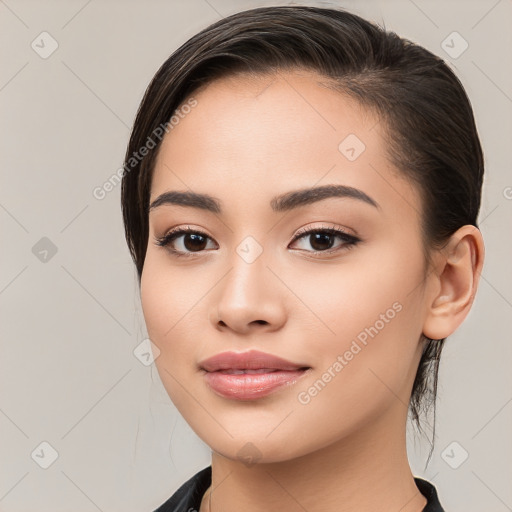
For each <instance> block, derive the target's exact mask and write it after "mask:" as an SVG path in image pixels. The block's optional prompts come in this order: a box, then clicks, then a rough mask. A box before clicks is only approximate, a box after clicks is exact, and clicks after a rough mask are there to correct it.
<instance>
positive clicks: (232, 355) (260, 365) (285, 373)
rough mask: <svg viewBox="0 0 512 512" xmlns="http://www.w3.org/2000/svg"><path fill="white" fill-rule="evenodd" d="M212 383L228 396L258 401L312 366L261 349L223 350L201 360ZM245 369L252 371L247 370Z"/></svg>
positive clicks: (214, 389) (216, 391)
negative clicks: (244, 350)
mask: <svg viewBox="0 0 512 512" xmlns="http://www.w3.org/2000/svg"><path fill="white" fill-rule="evenodd" d="M199 367H200V368H201V369H202V370H204V371H205V373H204V378H205V380H206V383H207V384H208V386H209V387H210V388H211V389H212V391H214V392H215V393H217V394H218V395H220V396H222V397H224V398H230V399H234V400H257V399H259V398H263V397H265V396H268V395H269V394H271V393H273V392H275V391H277V390H278V389H279V388H281V387H282V386H290V385H292V384H294V383H295V382H296V381H297V380H298V379H299V378H301V377H302V376H303V375H305V374H306V372H308V370H310V369H311V368H310V367H309V366H307V365H304V364H297V363H293V362H291V361H287V360H286V359H283V358H281V357H278V356H275V355H273V354H268V353H265V352H260V351H258V350H249V351H247V352H222V353H220V354H217V355H215V356H213V357H210V358H208V359H205V360H204V361H202V362H200V363H199ZM244 370H246V371H248V372H249V373H244Z"/></svg>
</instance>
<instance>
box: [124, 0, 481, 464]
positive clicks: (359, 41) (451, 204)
mask: <svg viewBox="0 0 512 512" xmlns="http://www.w3.org/2000/svg"><path fill="white" fill-rule="evenodd" d="M286 69H304V70H310V71H314V72H316V73H317V74H319V75H321V76H323V77H325V79H326V81H327V82H328V83H329V84H330V85H332V87H334V88H336V89H337V90H339V91H340V92H341V93H343V94H346V95H349V96H351V97H352V98H355V99H357V101H358V102H359V103H360V104H361V105H363V106H365V107H366V108H369V109H371V110H372V111H374V112H375V113H377V115H378V117H379V120H380V122H382V123H383V126H385V127H386V130H385V133H386V134H387V137H386V139H387V140H386V142H387V148H388V152H389V158H390V161H391V162H392V163H393V164H394V165H395V167H396V168H397V169H398V170H399V172H401V173H402V175H403V176H405V177H406V178H408V179H410V180H411V181H412V182H414V183H415V184H416V185H417V188H418V190H419V192H420V194H421V198H422V204H421V206H420V207H419V208H421V219H422V235H423V240H424V252H425V255H426V259H427V260H428V255H429V252H430V250H431V249H435V248H437V249H439V248H442V247H443V245H444V244H445V243H446V242H447V240H448V238H449V237H450V235H452V234H453V233H454V232H455V231H456V230H457V229H458V228H460V227H461V226H464V225H466V224H471V225H473V226H477V215H478V211H479V208H480V196H481V188H482V180H483V170H484V165H483V156H482V149H481V146H480V141H479V138H478V134H477V129H476V126H475V121H474V118H473V112H472V108H471V104H470V101H469V99H468V97H467V95H466V93H465V91H464V88H463V86H462V84H461V82H460V81H459V79H458V78H457V77H456V76H455V74H454V73H453V72H452V71H451V70H450V68H449V67H448V66H447V65H446V64H445V63H444V61H443V60H442V59H440V58H439V57H437V56H436V55H434V54H432V53H430V52H429V51H427V50H426V49H424V48H423V47H421V46H419V45H416V44H414V43H412V42H410V41H408V40H406V39H403V38H400V37H399V36H398V35H397V34H395V33H393V32H389V31H386V30H384V29H383V28H381V27H379V26H377V25H375V24H373V23H371V22H369V21H367V20H365V19H363V18H361V17H359V16H357V15H354V14H351V13H348V12H346V11H344V10H341V9H332V8H320V7H309V6H276V7H261V8H256V9H250V10H246V11H242V12H239V13H236V14H234V15H232V16H228V17H226V18H223V19H222V20H220V21H218V22H216V23H214V24H212V25H210V26H209V27H207V28H205V29H204V30H202V31H201V32H199V33H198V34H196V35H195V36H194V37H192V38H191V39H189V40H188V41H186V42H185V43H184V44H183V45H182V46H181V47H180V48H178V49H177V50H176V51H175V52H174V53H173V54H172V55H171V56H170V57H169V58H168V59H167V60H166V61H165V62H164V63H163V65H162V66H161V67H160V69H159V70H158V71H157V73H156V75H155V76H154V78H153V79H152V81H151V83H150V84H149V86H148V88H147V90H146V92H145V95H144V98H143V100H142V102H141V104H140V107H139V110H138V112H137V116H136V119H135V123H134V126H133V130H132V134H131V137H130V141H129V144H128V148H127V151H126V156H125V164H124V174H123V179H122V190H121V206H122V212H123V220H124V225H125V234H126V240H127V243H128V247H129V250H130V253H131V256H132V258H133V260H134V262H135V265H136V269H137V273H138V278H139V284H140V278H141V274H142V269H143V265H144V258H145V255H146V248H147V243H148V233H149V227H148V208H149V197H150V188H151V179H152V172H153V167H154V163H155V159H156V155H157V153H158V148H159V147H160V146H159V143H160V141H161V137H160V136H157V137H156V138H157V139H158V142H156V141H154V140H153V139H154V138H155V134H161V132H162V130H161V127H162V126H165V125H166V123H168V122H169V120H170V119H171V118H172V116H173V115H175V114H176V111H177V109H178V107H180V105H181V104H182V103H183V102H184V101H185V100H186V99H187V98H189V97H190V96H191V94H192V93H193V92H194V91H196V90H197V89H198V87H200V86H201V85H206V84H208V83H211V82H212V81H213V80H214V79H216V78H219V77H223V76H227V75H232V74H236V73H242V72H244V73H253V74H255V75H258V74H267V73H273V72H277V71H279V70H286ZM159 127H160V128H159ZM150 139H151V140H152V141H153V143H152V144H151V146H150V145H149V144H148V141H149V140H150ZM143 147H146V148H148V147H151V149H150V150H149V151H147V150H146V155H145V156H144V158H140V157H139V156H138V157H137V158H134V155H135V154H136V155H138V154H139V150H140V149H141V148H143ZM426 340H427V343H426V345H425V349H424V352H423V354H422V357H421V361H420V363H419V367H418V371H417V374H416V378H415V380H414V384H413V389H412V394H411V400H410V404H409V412H410V414H411V416H412V418H413V420H414V421H415V422H416V424H417V426H418V428H419V429H420V430H421V425H420V421H419V416H420V414H421V413H422V412H425V413H426V412H428V410H429V409H430V406H431V405H432V403H433V404H434V430H433V440H434V438H435V402H436V395H437V378H438V371H439V362H440V355H441V350H442V348H443V343H444V339H441V340H430V339H428V338H426ZM430 380H432V382H430ZM431 446H432V449H431V452H430V454H429V459H430V456H431V454H432V450H433V448H434V444H433V442H432V445H431ZM427 464H428V461H427Z"/></svg>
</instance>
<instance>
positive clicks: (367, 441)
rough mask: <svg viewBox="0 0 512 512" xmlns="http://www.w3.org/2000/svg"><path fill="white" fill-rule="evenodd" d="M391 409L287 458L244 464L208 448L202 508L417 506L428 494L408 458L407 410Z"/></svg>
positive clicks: (362, 511) (371, 510)
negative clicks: (208, 468) (339, 436)
mask: <svg viewBox="0 0 512 512" xmlns="http://www.w3.org/2000/svg"><path fill="white" fill-rule="evenodd" d="M397 407H403V404H401V403H400V402H399V401H397ZM388 412H389V414H386V415H384V416H381V417H379V418H377V419H376V420H375V421H374V422H373V423H372V424H366V425H365V427H364V428H363V429H358V430H357V431H354V432H352V433H351V434H349V435H347V436H345V437H344V438H343V439H341V440H338V441H337V442H335V443H333V444H330V445H328V446H326V447H324V448H321V449H319V450H316V451H315V452H312V453H308V454H306V455H303V456H300V457H297V458H293V459H291V460H286V461H282V462H272V463H265V462H263V463H260V462H258V463H256V464H254V465H250V466H249V465H246V464H245V463H244V462H242V461H240V460H233V459H229V458H226V457H224V456H223V455H221V454H219V453H217V452H212V485H211V486H210V488H209V489H208V491H207V492H206V493H205V495H204V497H203V501H202V504H201V509H200V512H220V511H222V512H235V511H236V512H238V511H240V510H244V511H245V512H260V511H261V510H268V511H274V510H276V511H277V510H287V511H289V512H296V511H297V512H304V511H305V510H307V511H308V512H356V511H357V512H375V511H380V510H397V511H398V510H399V511H400V512H421V511H422V510H423V508H424V507H425V505H426V503H427V500H426V499H425V497H424V496H423V495H422V494H421V493H420V491H419V490H418V488H417V487H416V484H415V482H414V476H413V474H412V472H411V469H410V466H409V461H408V459H407V451H406V432H405V427H406V424H405V418H404V414H403V411H402V414H399V415H397V411H388ZM397 417H400V418H401V420H402V419H403V421H401V424H400V425H397V421H396V420H397ZM400 427H401V428H400ZM210 504H211V506H210Z"/></svg>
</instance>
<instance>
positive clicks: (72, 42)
mask: <svg viewBox="0 0 512 512" xmlns="http://www.w3.org/2000/svg"><path fill="white" fill-rule="evenodd" d="M276 4H277V3H276V2H270V1H267V2H261V1H254V0H243V1H238V2H236V1H234V0H209V1H208V2H207V1H206V0H189V1H166V2H164V1H151V2H143V1H120V0H119V1H100V0H89V1H85V0H77V1H75V0H73V1H60V2H59V1H55V0H53V1H45V2H38V1H35V0H34V1H28V0H17V1H16V0H0V39H1V40H0V48H1V49H2V50H1V51H2V57H1V71H0V73H1V75H0V105H1V119H2V123H1V126H2V132H1V137H0V148H1V155H2V180H3V181H2V188H1V192H0V207H1V208H0V222H1V227H2V231H1V233H2V241H1V244H0V247H1V256H2V265H1V275H0V302H1V311H2V320H1V322H0V326H1V340H2V344H1V357H0V376H1V377H0V379H1V380H0V429H1V436H0V510H1V511H5V512H27V511H35V510H37V511H39V512H46V511H48V512H50V511H51V512H60V511H63V512H64V511H66V512H69V510H73V511H75V512H93V511H97V510H100V511H105V512H106V511H121V510H122V511H125V512H132V511H133V512H135V511H152V510H153V509H154V508H156V506H157V505H159V504H160V503H162V502H163V501H165V500H166V499H167V498H168V497H169V496H170V495H171V494H172V492H174V490H176V489H177V487H178V486H179V485H180V484H181V483H183V482H184V481H185V480H186V479H188V478H189V477H190V476H192V475H193V474H194V473H195V472H196V471H198V470H200V469H201V468H203V467H205V466H206V465H208V464H209V463H210V452H209V449H208V447H207V446H206V445H205V444H204V443H202V442H201V441H200V440H199V439H198V438H197V437H196V436H195V434H194V433H193V432H192V431H191V429H190V428H189V427H188V425H187V424H186V423H185V421H184V420H183V419H182V418H181V416H180V415H179V414H178V413H177V412H176V410H175V409H174V407H173V405H172V403H171V402H170V399H169V398H168V396H167V394H166V392H165V389H164V388H163V386H162V384H161V382H160V380H159V377H158V373H157V371H156V368H155V367H154V365H150V366H145V365H144V364H142V363H141V362H140V361H139V359H137V358H136V357H135V355H134V353H133V351H134V349H136V347H137V346H138V345H139V344H140V343H141V341H142V340H143V339H144V338H146V331H145V328H144V323H143V318H142V315H141V312H140V305H139V299H138V295H137V286H136V278H135V269H134V266H133V264H132V261H131V259H130V257H129V254H128V250H127V248H126V245H125V241H124V232H123V226H122V222H121V211H120V187H119V186H117V187H115V188H114V190H112V191H111V192H110V193H109V194H107V196H106V197H105V199H103V200H97V199H95V198H94V196H93V190H94V188H95V187H97V186H101V185H102V184H103V183H104V182H105V181H106V180H108V179H109V177H110V176H111V175H112V174H114V173H115V172H116V170H117V169H118V168H119V167H120V166H121V164H122V161H123V157H124V151H125V147H126V144H127V142H128V137H129V130H130V127H131V124H132V122H133V119H134V116H135V112H136V109H137V107H138V105H139V102H140V100H141V98H142V94H143V92H144V90H145V88H146V86H147V84H148V83H149V80H150V79H151V78H152V76H153V74H154V73H155V71H156V70H157V68H158V67H159V66H160V65H161V64H162V63H163V61H164V60H165V59H166V58H167V57H168V56H169V55H170V53H171V52H172V51H173V50H174V49H175V48H177V47H178V46H179V45H180V44H182V43H183V42H185V41H186V40H187V39H188V38H189V37H191V36H192V35H193V34H195V33H196V32H197V31H199V30H200V29H202V28H204V27H205V26H207V25H208V24H209V23H212V22H214V21H216V20H218V19H220V17H223V16H226V15H229V14H232V13H234V12H236V11H238V10H243V9H247V8H251V7H257V6H261V5H276ZM309 4H311V5H326V6H328V5H332V3H330V2H321V3H320V2H317V3H316V4H315V3H314V2H309ZM336 5H339V6H344V7H346V8H348V9H349V10H352V11H353V12H355V13H358V14H361V15H363V16H364V17H367V18H369V19H371V20H374V21H377V22H379V23H384V24H385V26H386V28H388V29H392V30H394V31H396V32H397V33H399V34H400V35H402V36H405V37H408V38H410V39H412V40H414V41H416V42H418V43H420V44H422V45H423V46H425V47H426V48H428V49H430V50H431V51H433V52H434V53H437V54H438V55H441V56H442V57H443V58H445V59H446V60H447V62H448V63H449V64H450V65H451V66H452V67H453V68H454V69H455V71H456V73H457V74H458V76H459V77H460V79H461V81H462V83H463V84H464V86H465V87H466V90H467V92H468V95H469V97H470V98H471V101H472V103H473V105H474V111H475V115H476V119H477V125H478V128H479V133H480V136H481V141H482V144H483V147H484V152H485V161H486V178H485V185H484V193H483V201H482V210H481V214H480V227H481V230H482V232H483V236H484V240H485V244H486V261H485V266H484V270H483V273H482V278H481V283H480V289H479V291H478V294H477V298H476V301H475V304H474V307H473V310H472V311H471V313H470V314H469V317H468V319H467V320H466V321H465V323H464V324H463V325H462V326H461V327H460V328H459V330H458V331H457V332H456V333H455V334H454V335H453V336H451V337H450V338H449V339H448V341H447V345H446V347H445V349H444V353H443V356H442V363H441V372H440V382H439V398H438V416H437V418H438V421H437V428H436V449H435V452H434V455H433V459H432V461H431V462H430V465H429V466H428V469H427V470H426V471H424V470H423V468H424V463H425V460H426V456H427V453H428V448H429V446H428V444H427V443H426V442H425V441H424V440H422V441H421V442H420V441H419V439H417V440H415V439H414V438H413V437H412V436H411V437H410V438H409V440H408V448H409V456H410V461H411V466H412V468H413V472H414V474H415V475H417V476H423V477H424V478H427V479H429V480H430V481H432V482H433V483H434V484H435V485H436V487H437V489H438V491H439V494H440V497H441V500H442V503H443V505H444V506H445V507H446V510H447V511H450V512H463V511H464V512H482V511H483V510H485V511H486V512H505V511H509V510H512V490H511V489H512V486H511V485H510V484H511V482H512V441H511V437H512V429H511V426H512V375H511V371H510V368H511V361H512V357H511V356H512V344H511V335H510V332H511V327H512V325H511V320H510V319H511V318H512V315H511V313H512V287H511V282H512V273H511V266H510V262H511V261H512V258H511V256H512V242H511V236H510V234H511V230H510V227H511V217H512V188H511V187H512V174H511V171H510V169H511V156H510V144H511V140H512V139H511V133H512V116H511V112H512V67H511V65H510V64H511V49H512V31H511V30H510V27H511V22H512V2H511V1H510V0H500V1H497V0H481V1H462V0H461V1H458V2H456V1H451V2H445V1H435V2H434V1H426V0H414V1H413V0H402V1H393V2H391V1H388V2H383V1H381V2H378V1H364V2H362V1H360V2H356V1H340V2H338V3H336ZM43 31H46V32H48V33H49V34H50V35H51V37H52V38H53V39H55V40H56V41H57V43H58V48H57V50H56V51H55V52H54V53H53V54H51V55H50V56H49V57H47V58H42V56H41V53H42V52H44V51H48V50H49V49H51V40H50V39H49V38H48V36H40V34H41V32H43ZM453 31H457V32H459V33H460V34H461V36H462V37H463V38H464V39H465V40H466V41H467V42H468V43H469V47H468V48H467V50H466V51H465V52H464V53H462V54H461V55H460V56H458V57H456V58H453V57H451V56H450V55H448V54H447V53H446V52H445V51H444V49H443V48H442V47H441V43H442V41H443V40H445V39H446V38H447V36H448V35H449V34H451V33H452V32H453ZM41 38H45V39H44V41H43V42H41ZM33 41H34V46H35V45H39V46H35V48H37V51H35V49H33V48H32V47H31V44H32V42H33ZM459 44H460V41H458V42H457V41H455V43H453V45H454V46H455V49H456V50H457V49H460V48H461V47H460V46H457V45H459ZM43 46H44V48H43ZM38 52H39V53H38ZM43 237H47V238H48V239H49V240H51V242H52V243H53V244H54V245H55V246H56V248H57V252H56V254H54V255H52V253H51V252H49V253H48V254H47V255H46V261H41V258H43V259H44V258H45V253H44V252H40V251H42V250H43V249H44V247H43V248H42V246H41V245H36V244H43V245H44V244H48V241H43V242H40V240H41V238H43ZM34 246H35V247H36V248H35V249H33V248H34ZM34 252H35V253H36V254H34ZM43 441H46V442H47V443H49V444H50V445H51V446H52V447H53V449H55V450H56V452H57V453H58V458H57V459H56V460H55V462H53V464H51V465H50V466H49V467H48V468H47V469H42V467H40V464H41V463H43V464H44V462H45V460H46V462H48V461H50V458H49V457H50V456H51V450H50V449H49V448H48V447H45V445H43V446H42V447H40V443H42V442H43ZM454 441H455V442H457V443H458V444H457V445H452V446H451V447H449V445H450V444H451V443H453V442H454ZM447 447H449V449H448V452H445V449H446V448H447ZM452 448H453V451H451V449H452ZM34 450H35V451H34ZM41 450H42V451H41ZM463 450H465V451H467V453H468V454H469V456H468V458H467V460H465V461H464V462H463V463H462V464H461V465H460V466H459V467H458V468H457V469H453V468H452V467H451V466H450V464H449V463H448V462H450V463H451V464H452V465H454V462H453V461H454V460H455V461H457V460H459V461H460V460H462V459H461V458H462V457H463V456H464V451H463ZM443 453H444V455H443ZM32 454H33V455H32ZM447 454H448V456H447ZM397 512H398V511H397Z"/></svg>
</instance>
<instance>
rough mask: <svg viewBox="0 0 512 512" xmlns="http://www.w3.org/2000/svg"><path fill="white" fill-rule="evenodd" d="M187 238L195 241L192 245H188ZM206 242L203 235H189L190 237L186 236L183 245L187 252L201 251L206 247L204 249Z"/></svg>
mask: <svg viewBox="0 0 512 512" xmlns="http://www.w3.org/2000/svg"><path fill="white" fill-rule="evenodd" d="M187 237H188V239H189V240H192V241H193V243H192V244H188V243H187ZM201 239H202V240H201ZM204 240H205V238H204V237H203V236H201V235H195V234H189V235H185V239H184V241H183V244H184V245H185V248H186V249H187V251H192V250H197V249H199V250H200V249H204V247H203V246H204V245H205V242H204Z"/></svg>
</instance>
